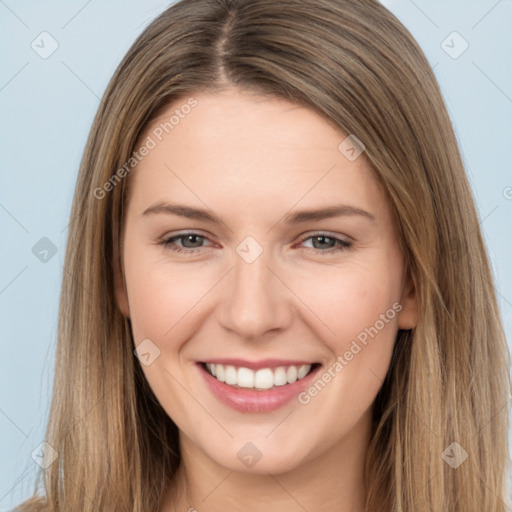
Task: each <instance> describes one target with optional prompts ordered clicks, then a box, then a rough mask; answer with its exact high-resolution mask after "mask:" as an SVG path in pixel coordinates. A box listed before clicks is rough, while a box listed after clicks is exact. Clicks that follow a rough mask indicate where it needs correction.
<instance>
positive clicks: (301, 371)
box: [297, 364, 311, 380]
mask: <svg viewBox="0 0 512 512" xmlns="http://www.w3.org/2000/svg"><path fill="white" fill-rule="evenodd" d="M310 368H311V366H309V365H307V364H303V365H302V366H301V367H300V368H299V371H298V372H297V380H300V379H302V378H304V377H305V376H306V375H307V373H308V372H309V369H310Z"/></svg>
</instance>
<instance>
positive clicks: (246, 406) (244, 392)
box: [198, 363, 320, 412]
mask: <svg viewBox="0 0 512 512" xmlns="http://www.w3.org/2000/svg"><path fill="white" fill-rule="evenodd" d="M198 367H199V371H200V372H201V374H202V375H203V378H204V379H205V381H206V383H207V384H208V386H209V388H210V391H211V392H212V393H213V394H214V395H215V397H216V398H217V399H218V400H220V401H221V402H222V403H224V404H226V405H228V406H229V407H231V408H233V409H236V410H237V411H240V412H270V411H275V410H277V409H279V408H280V407H283V406H284V405H286V404H287V403H288V402H290V401H291V400H293V399H294V398H296V397H297V396H298V395H299V393H301V392H302V391H304V389H306V388H307V387H308V386H309V385H310V382H311V381H312V379H313V377H314V375H315V374H316V373H317V371H318V370H319V369H320V366H318V367H317V368H314V369H313V371H311V372H310V373H309V374H308V375H307V376H306V377H304V378H303V379H301V380H298V381H296V382H294V383H293V384H285V385H284V386H278V387H276V388H274V389H268V390H265V391H257V390H254V389H244V388H234V387H232V386H229V385H228V384H225V383H224V382H220V381H219V380H217V379H216V378H215V377H213V376H212V375H210V374H209V373H208V372H207V371H206V369H205V368H204V367H203V365H202V363H198Z"/></svg>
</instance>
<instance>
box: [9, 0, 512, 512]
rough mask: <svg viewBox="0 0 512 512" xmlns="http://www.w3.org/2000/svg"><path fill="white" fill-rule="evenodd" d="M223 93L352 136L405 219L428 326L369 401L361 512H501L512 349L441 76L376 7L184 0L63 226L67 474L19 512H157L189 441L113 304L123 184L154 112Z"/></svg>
mask: <svg viewBox="0 0 512 512" xmlns="http://www.w3.org/2000/svg"><path fill="white" fill-rule="evenodd" d="M226 85H231V86H236V87H239V88H242V89H251V90H254V91H256V92H259V93H261V94H268V95H273V96H277V97H280V98H284V99H287V100H289V101H291V102H295V103H297V104H300V105H305V106H308V107H310V108H312V109H314V110H315V111H316V112H318V113H320V114H321V115H323V116H324V117H325V119H326V120H329V121H330V122H334V123H336V124H337V125H338V126H339V127H340V129H341V130H342V131H343V132H345V133H346V134H355V135H356V136H357V138H358V139H360V140H361V141H362V142H363V143H364V145H365V147H366V149H365V151H366V155H367V158H368V159H369V161H370V163H371V165H372V167H373V169H374V171H375V173H376V176H377V177H378V179H379V180H380V182H381V183H382V187H383V189H384V191H385V193H386V194H387V197H388V198H389V201H390V205H391V207H392V209H393V212H394V215H395V216H396V219H397V224H398V227H399V235H400V239H401V244H402V248H403V252H404V256H405V259H406V263H407V268H408V271H409V273H410V276H411V278H412V280H413V282H414V284H415V287H416V290H417V296H418V300H419V305H420V316H421V318H420V321H419V323H418V325H417V327H416V328H415V329H413V330H410V331H399V333H398V336H397V340H396V344H395V351H394V357H393V361H392V364H391V367H390V369H389V372H388V375H387V376H386V379H385V382H384V383H383V386H382V388H381V390H380V391H379V394H378V396H377V398H376V400H375V404H374V409H373V412H374V414H373V432H372V439H371V443H370V446H369V449H368V454H367V464H366V468H367V471H366V478H367V489H368V494H367V506H366V511H367V512H374V511H376V510H379V511H386V512H391V511H393V512H395V511H396V512H398V511H400V512H404V511H412V510H414V511H415V512H426V511H429V512H432V511H434V512H441V511H442V512H447V511H452V512H462V511H463V512H482V511H486V512H504V510H505V505H504V504H503V502H502V497H503V491H502V486H503V479H504V471H505V467H506V462H507V460H508V446H507V432H508V414H507V410H508V409H507V407H505V405H506V404H507V402H508V400H509V394H510V393H509V390H510V382H509V376H508V350H507V345H506V341H505V336H504V333H503V329H502V326H501V321H500V317H499V311H498V307H497V302H496V296H495V292H494V288H493V284H492V283H493V278H492V275H491V272H490V269H489V263H488V259H487V255H486V251H485V247H484V243H483V241H482V235H481V231H480V228H479V221H478V217H477V214H476V211H475V206H474V201H473V198H472V194H471V190H470V187H469V185H468V181H467V178H466V175H465V171H464V167H463V164H462V161H461V156H460V154H459V149H458V146H457V142H456V139H455V136H454V132H453V129H452V126H451V122H450V119H449V117H448V114H447V111H446V108H445V105H444V102H443V99H442V96H441V93H440V90H439V87H438V84H437V81H436V79H435V76H434V74H433V72H432V69H431V67H430V66H429V64H428V62H427V60H426V58H425V56H424V54H423V52H422V51H421V49H420V48H419V46H418V44H417V43H416V42H415V41H414V39H413V38H412V36H411V35H410V34H409V32H408V31H407V30H406V29H405V28H404V26H403V25H402V24H401V23H400V22H399V21H398V20H397V19H396V18H395V17H394V16H393V15H392V14H391V13H390V12H388V11H387V10H386V9H385V8H384V7H383V6H382V5H381V4H379V3H378V2H377V1H370V0H282V1H279V2H276V1H275V0H181V1H179V2H178V3H176V4H174V5H172V6H171V7H170V8H168V9H167V10H166V11H165V12H164V13H163V14H161V15H160V16H159V17H158V18H157V19H155V20H154V21H153V22H152V23H151V24H150V25H149V26H148V27H147V28H146V30H144V32H143V33H142V35H141V36H140V37H139V38H138V39H137V41H136V42H135V43H134V44H133V46H132V47H131V49H130V50H129V52H128V54H127V55H126V56H125V58H124V59H123V61H122V62H121V64H120V65H119V67H118V69H117V71H116V72H115V75H114V77H113V78H112V80H111V82H110V84H109V86H108V88H107V90H106V92H105V94H104V96H103V99H102V102H101V105H100V107H99V110H98V113H97V115H96V118H95V120H94V124H93V126H92V129H91V132H90V135H89V139H88V142H87V146H86V148H85V152H84V155H83V159H82V162H81V167H80V173H79V177H78V182H77V186H76V190H75V197H74V202H73V208H72V212H71V222H70V225H69V234H68V237H69V238H68V245H67V252H66V260H65V265H64V270H65V272H64V278H63V283H62V295H61V302H60V317H59V334H58V349H57V355H56V372H55V382H54V391H53V400H52V406H51V412H50V420H49V426H48V431H47V438H46V440H47V442H48V443H49V444H50V445H51V446H52V447H53V449H54V450H55V451H56V453H57V454H58V457H57V459H56V460H55V462H54V463H53V464H51V465H50V466H49V468H48V469H46V470H45V471H44V474H43V475H42V476H43V481H44V493H43V496H42V497H37V496H36V495H35V496H34V497H33V498H32V499H31V500H29V501H27V502H25V503H24V504H23V505H21V506H20V507H19V509H18V510H19V511H28V510H32V508H31V507H34V510H45V511H48V512H78V511H80V512H93V511H97V510H101V511H107V510H108V511H132V512H150V511H152V512H156V511H158V509H159V505H160V502H161V499H162V496H163V492H164V490H165V487H166V485H167V483H168V482H169V479H170V478H171V476H172V475H173V474H174V472H175V471H176V468H177V467H178V465H179V462H180V454H179V448H178V432H177V428H176V426H175V425H174V423H173V422H172V420H171V419H170V418H169V417H168V416H167V415H166V413H165V412H164V411H163V409H162V407H161V406H160V405H159V403H158V402H157V400H156V398H155V397H154V395H153V393H152V391H151V390H150V389H149V386H148V385H147V383H146V380H145V378H144V376H143V374H142V371H141V369H140V365H139V363H138V361H137V359H136V358H135V356H134V354H133V348H134V346H133V340H132V336H131V330H130V324H129V320H127V319H126V318H125V317H124V316H123V315H122V314H121V312H120V310H119V308H118V306H117V304H116V300H115V295H114V269H115V268H116V265H119V261H118V258H119V251H117V247H118V243H119V238H120V233H121V230H122V224H123V223H122V221H123V204H125V197H126V191H127V183H128V182H129V181H130V177H129V175H127V176H125V177H123V176H124V175H125V174H129V172H128V171H126V172H125V173H124V174H123V173H119V172H118V171H119V169H121V168H123V166H125V165H126V162H128V161H129V159H130V157H132V155H133V151H134V150H135V149H136V148H137V147H138V146H137V144H139V143H140V140H139V138H140V136H141V134H142V132H143V130H144V128H145V127H147V126H148V123H150V122H151V121H152V120H153V119H155V116H156V115H157V113H158V112H160V111H161V109H162V108H164V107H165V106H166V105H169V103H171V102H173V101H175V100H176V99H177V98H179V97H185V98H187V97H192V96H193V95H194V93H197V92H198V91H201V90H205V89H208V90H212V91H215V90H218V89H219V88H222V87H224V86H226ZM125 170H126V167H125ZM121 175H123V176H121ZM114 176H117V178H115V177H114ZM109 180H110V183H111V186H109V187H107V188H105V183H106V182H108V181H109ZM112 180H113V181H112ZM98 191H100V192H98ZM453 443H457V444H453ZM466 456H467V458H466V459H465V460H464V461H463V462H462V463H460V462H461V461H462V460H463V459H464V458H465V457H466ZM454 459H458V461H459V463H460V464H451V463H450V461H451V460H454ZM455 466H457V467H455Z"/></svg>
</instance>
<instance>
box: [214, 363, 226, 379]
mask: <svg viewBox="0 0 512 512" xmlns="http://www.w3.org/2000/svg"><path fill="white" fill-rule="evenodd" d="M215 377H216V379H217V380H220V381H221V382H224V381H225V380H226V377H225V376H224V366H222V365H221V364H218V365H216V368H215Z"/></svg>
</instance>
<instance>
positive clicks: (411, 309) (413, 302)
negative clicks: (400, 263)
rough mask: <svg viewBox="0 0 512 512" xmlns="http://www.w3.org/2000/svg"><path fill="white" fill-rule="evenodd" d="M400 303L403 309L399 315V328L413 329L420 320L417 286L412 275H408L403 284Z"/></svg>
mask: <svg viewBox="0 0 512 512" xmlns="http://www.w3.org/2000/svg"><path fill="white" fill-rule="evenodd" d="M400 304H401V305H402V309H401V310H400V312H399V313H398V316H397V319H398V328H399V329H403V330H409V329H413V328H414V327H416V325H417V324H418V321H419V307H418V296H417V293H416V288H415V286H414V283H413V281H412V278H411V277H410V276H407V279H406V281H405V284H404V286H403V289H402V298H401V300H400Z"/></svg>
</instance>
